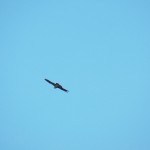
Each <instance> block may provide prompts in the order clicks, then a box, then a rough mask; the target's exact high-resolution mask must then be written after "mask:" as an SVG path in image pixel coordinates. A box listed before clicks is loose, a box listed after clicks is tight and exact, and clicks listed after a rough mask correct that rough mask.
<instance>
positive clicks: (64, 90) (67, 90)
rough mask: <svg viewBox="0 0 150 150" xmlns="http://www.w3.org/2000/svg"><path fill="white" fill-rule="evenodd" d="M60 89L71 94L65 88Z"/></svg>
mask: <svg viewBox="0 0 150 150" xmlns="http://www.w3.org/2000/svg"><path fill="white" fill-rule="evenodd" d="M59 89H61V90H63V91H65V92H69V91H68V90H66V89H64V88H63V87H59Z"/></svg>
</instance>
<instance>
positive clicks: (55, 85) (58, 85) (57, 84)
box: [45, 79, 69, 92]
mask: <svg viewBox="0 0 150 150" xmlns="http://www.w3.org/2000/svg"><path fill="white" fill-rule="evenodd" d="M45 81H47V82H48V83H50V84H52V85H53V86H54V88H55V89H56V88H59V89H61V90H63V91H65V92H69V91H68V90H66V89H64V88H63V87H62V86H61V85H60V84H59V83H53V82H51V81H50V80H48V79H45Z"/></svg>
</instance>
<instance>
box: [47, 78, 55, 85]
mask: <svg viewBox="0 0 150 150" xmlns="http://www.w3.org/2000/svg"><path fill="white" fill-rule="evenodd" d="M45 81H47V82H48V83H50V84H52V85H53V86H55V83H53V82H51V81H50V80H48V79H45Z"/></svg>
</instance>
